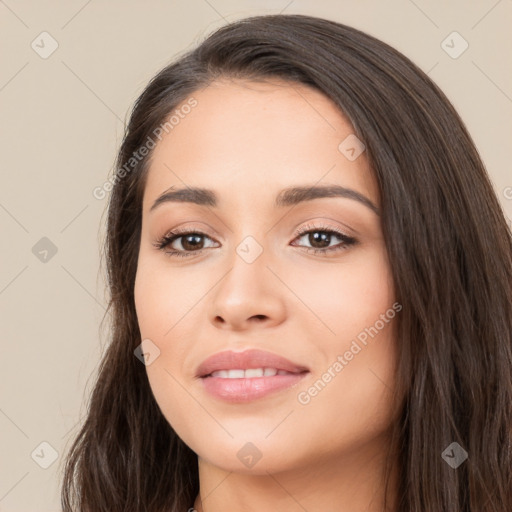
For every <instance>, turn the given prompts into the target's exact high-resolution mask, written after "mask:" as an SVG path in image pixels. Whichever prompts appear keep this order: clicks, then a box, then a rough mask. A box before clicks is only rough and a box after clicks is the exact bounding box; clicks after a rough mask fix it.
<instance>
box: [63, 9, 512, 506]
mask: <svg viewBox="0 0 512 512" xmlns="http://www.w3.org/2000/svg"><path fill="white" fill-rule="evenodd" d="M220 77H232V78H241V79H246V78H248V79H266V78H281V79H285V80H287V81H289V82H290V83H291V84H293V83H303V84H307V85H309V86H311V87H314V88H316V89H317V90H319V91H321V92H322V93H323V94H325V95H326V96H327V97H328V98H330V99H331V100H333V101H334V102H335V103H336V104H337V105H338V106H339V108H340V110H341V111H342V112H344V114H345V115H346V116H347V117H348V119H349V120H350V121H351V123H352V125H353V128H354V132H355V133H356V135H357V136H358V137H359V138H360V139H361V140H363V141H364V144H365V145H366V152H367V156H368V158H369V161H370V164H371V167H372V170H373V173H374V175H375V177H376V180H377V182H378V186H379V189H380V196H381V203H382V227H383V232H384V237H385V240H386V247H387V251H388V254H389V259H390V264H391V270H392V273H393V277H394V284H395V289H396V293H397V300H398V301H399V302H400V303H401V304H402V305H403V310H402V312H401V315H400V317H399V318H398V319H397V328H398V331H397V332H398V339H397V343H398V344H399V350H398V354H399V356H398V359H399V361H398V369H397V374H396V412H397V415H396V417H397V418H398V420H397V422H396V424H394V425H393V436H392V438H393V447H395V449H396V454H397V457H398V460H399V466H400V476H399V488H398V505H397V509H396V512H446V511H457V512H505V511H510V510H512V236H511V232H510V229H509V228H508V226H507V223H506V221H505V218H504V215H503V212H502V211H501V208H500V205H499V202H498V200H497V198H496V195H495V193H494V191H493V187H492V185H491V182H490V180H489V177H488V175H487V173H486V170H485V168H484V165H483V163H482V161H481V159H480V157H479V155H478V153H477V150H476V149H475V146H474V144H473V142H472V140H471V138H470V136H469V134H468V132H467V130H466V128H465V126H464V124H463V122H462V121H461V119H460V117H459V116H458V114H457V113H456V112H455V110H454V109H453V107H452V105H451V104H450V102H449V101H448V100H447V98H446V97H445V95H444V94H443V93H442V92H441V91H440V90H439V88H438V87H437V86H436V85H435V84H434V83H433V82H432V81H431V80H430V79H429V78H428V77H427V76H426V75H425V73H423V72H422V71H421V70H420V69H418V68H417V67H416V66H415V65H414V64H413V63H412V62H411V61H410V60H408V59H407V58H406V57H404V56H403V55H402V54H400V53H399V52H397V51H396V50H394V49H393V48H391V47H389V46H388V45H386V44H384V43H383V42H381V41H379V40H377V39H375V38H373V37H371V36H369V35H367V34H365V33H363V32H361V31H359V30H356V29H354V28H351V27H347V26H345V25H342V24H340V23H336V22H333V21H329V20H325V19H321V18H314V17H309V16H303V15H267V16H255V17H251V18H245V19H242V20H239V21H237V22H234V23H231V24H228V25H226V26H224V27H222V28H221V29H219V30H217V31H216V32H215V33H213V34H212V35H210V36H209V37H208V38H207V39H206V40H205V41H204V42H202V44H200V45H199V46H198V47H197V48H195V49H193V50H192V51H190V52H188V53H187V54H185V55H184V56H182V57H181V58H179V60H177V61H176V62H174V63H172V64H170V65H169V66H167V67H165V68H164V69H163V70H162V71H160V72H159V73H158V74H157V75H156V76H155V77H154V78H153V79H152V80H151V81H150V83H149V84H148V85H147V87H146V88H145V90H144V91H143V93H142V94H141V95H140V97H139V98H138V100H137V101H136V103H135V105H134V108H133V111H132V113H131V117H130V120H129V124H128V126H127V129H126V133H125V137H124V140H123V142H122V145H121V148H120V151H119V154H118V157H117V161H116V168H115V171H114V172H115V174H114V176H113V179H112V180H111V181H112V182H113V183H114V187H113V190H112V193H111V196H110V201H109V207H108V221H107V234H106V240H105V257H106V263H107V275H108V285H109V290H110V298H109V299H110V300H109V308H108V313H109V314H110V315H111V318H112V326H111V341H110V343H109V345H108V348H107V351H106V353H105V355H104V358H103V359H102V361H101V365H100V368H99V374H98V379H97V382H96V384H95V387H94V390H93V393H92V396H91V399H90V403H89V407H88V414H87V417H86V420H85V422H84V424H83V426H82V427H81V430H80V432H79V434H78V435H77V437H76V439H75V440H74V442H73V444H72V446H71V449H70V450H69V453H68V454H67V458H66V464H65V470H64V477H63V486H62V504H63V510H64V511H65V512H71V511H81V512H122V511H129V510H130V511H138V512H142V511H147V512H163V511H169V512H170V511H173V512H184V511H185V510H187V509H188V507H191V506H192V504H193V502H194V498H195V497H196V495H197V493H198V491H199V481H198V467H197V456H196V454H195V453H194V452H192V451H191V450H190V448H188V447H187V446H186V445H185V444H184V443H183V442H182V441H181V439H180V438H179V437H178V436H177V434H176V433H175V432H174V430H173V429H172V427H171V426H170V425H169V424H168V423H167V421H166V420H165V418H164V417H163V415H162V413H161V412H160V410H159V408H158V405H157V403H156V402H155V399H154V397H153V395H152V393H151V390H150V387H149V383H148V379H147V376H146V371H145V367H144V365H143V364H141V362H140V361H139V360H138V359H137V358H136V357H135V356H134V349H135V348H136V347H137V346H138V345H139V344H140V343H141V338H140V332H139V328H138V324H137V317H136V313H135V306H134V281H135V273H136V268H137V258H138V250H139V244H140V233H141V216H142V196H143V192H144V186H145V176H146V174H147V170H148V167H149V158H150V157H151V152H149V153H148V154H147V155H146V156H144V157H143V158H140V159H138V158H137V159H135V160H133V161H131V165H132V166H131V167H127V166H126V163H127V162H129V161H130V159H131V158H132V159H133V158H134V154H135V153H137V151H139V149H140V148H141V147H142V146H143V145H144V144H146V143H147V141H148V140H149V138H152V139H154V137H155V134H156V133H158V131H157V130H158V127H159V126H162V125H163V124H164V123H165V122H166V120H167V119H168V118H169V116H170V115H172V114H173V111H174V110H175V109H176V108H177V106H178V105H179V104H180V103H182V102H183V101H185V100H186V99H187V98H189V97H190V95H192V94H193V93H194V91H197V90H199V89H201V88H203V87H206V86H207V85H208V84H210V83H211V82H212V81H213V80H215V79H217V78H220ZM123 169H124V172H121V171H122V170H123ZM452 443H457V444H458V445H460V447H461V448H462V449H463V450H465V452H467V454H468V458H467V459H466V460H465V461H464V462H463V463H462V464H460V465H459V466H458V467H457V468H454V467H452V466H451V465H450V464H448V463H447V461H446V457H444V456H443V453H444V452H445V450H446V449H447V448H449V447H450V445H451V444H452ZM452 447H453V445H452ZM456 448H457V450H460V449H459V448H458V447H456ZM450 453H453V452H450ZM459 453H463V452H459ZM450 456H451V455H450Z"/></svg>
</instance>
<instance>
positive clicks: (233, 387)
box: [201, 372, 308, 403]
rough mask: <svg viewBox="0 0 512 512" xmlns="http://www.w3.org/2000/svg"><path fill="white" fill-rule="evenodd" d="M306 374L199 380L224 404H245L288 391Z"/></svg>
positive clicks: (205, 378)
mask: <svg viewBox="0 0 512 512" xmlns="http://www.w3.org/2000/svg"><path fill="white" fill-rule="evenodd" d="M307 373H308V372H304V373H296V374H290V375H274V376H272V377H253V378H250V379H222V378H221V377H204V378H202V379H201V380H202V381H203V385H204V388H205V390H206V391H207V392H208V393H210V394H211V395H213V396H214V397H216V398H220V399H221V400H224V401H226V402H232V403H245V402H252V401H253V400H257V399H258V398H263V397H265V396H267V395H270V394H273V393H276V392H277V391H283V390H285V389H288V388H290V387H292V386H294V385H295V384H297V383H298V382H299V381H300V380H302V379H303V378H304V377H305V376H306V374H307Z"/></svg>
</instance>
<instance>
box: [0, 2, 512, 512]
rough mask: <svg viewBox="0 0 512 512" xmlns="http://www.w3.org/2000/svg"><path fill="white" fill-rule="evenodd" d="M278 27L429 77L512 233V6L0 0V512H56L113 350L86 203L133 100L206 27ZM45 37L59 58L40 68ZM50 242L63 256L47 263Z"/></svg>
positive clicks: (96, 231) (99, 209) (100, 221)
mask: <svg viewBox="0 0 512 512" xmlns="http://www.w3.org/2000/svg"><path fill="white" fill-rule="evenodd" d="M277 12H285V13H303V14H312V15H316V16H321V17H326V18H330V19H333V20H336V21H340V22H343V23H346V24H349V25H353V26H355V27H357V28H360V29H362V30H364V31H366V32H368V33H370V34H372V35H374V36H377V37H378V38H380V39H382V40H384V41H386V42H387V43H389V44H391V45H392V46H394V47H396V48H397V49H398V50H400V51H402V52H403V53H404V54H405V55H407V56H408V57H410V58H411V59H412V60H413V61H414V62H415V63H417V64H418V65H419V66H420V67H421V68H422V69H423V70H425V71H426V72H428V74H429V75H430V76H431V77H432V78H433V79H434V81H435V82H437V84H438V85H439V86H440V87H441V88H442V89H443V90H444V91H445V93H446V94H447V95H448V97H449V98H450V99H451V100H452V102H453V103H454V105H455V107H456V108H457V109H458V111H459V112H460V114H461V116H462V118H463V119H464V121H465V122H466V124H467V126H468V128H469V131H470V132H471V134H472V135H473V137H474V140H475V142H476V145H477V147H478V148H479V151H480V153H481V155H482V157H483V159H484V161H485V163H486V165H487V167H488V169H489V172H490V175H491V178H492V180H493V183H494V185H495V189H496V193H497V195H498V196H499V198H500V201H501V203H502V205H503V208H504V210H505V212H506V214H507V216H508V218H509V219H511V218H512V188H510V187H512V173H511V171H510V161H511V160H512V149H511V146H512V144H511V142H512V138H511V132H512V130H511V127H512V116H511V113H512V67H511V65H510V55H511V54H512V36H511V32H510V29H509V27H510V26H512V1H511V0H499V1H497V0H481V1H449V2H447V1H445V0H436V1H426V0H414V1H412V0H393V1H389V0H388V1H378V0H372V1H370V0H366V1H348V0H347V1H334V0H324V1H318V0H307V1H306V0H303V1H301V0H294V1H290V0H273V1H270V0H254V1H247V0H246V1H235V0H190V1H185V0H181V1H162V0H160V1H156V0H152V1H145V2H143V1H133V0H131V1H127V0H122V1H121V0H115V1H114V0H109V1H108V2H107V1H106V0H105V1H101V0H90V1H87V0H73V1H67V2H57V1H52V2H50V1H32V2H30V1H28V0H24V1H21V0H20V1H16V0H0V38H1V46H2V48H3V49H4V50H3V51H2V66H1V69H0V105H1V117H0V119H1V127H2V132H1V137H0V144H1V148H0V149H1V153H0V154H1V160H2V165H1V173H2V174H1V177H2V183H1V188H0V226H1V235H2V250H1V252H0V254H1V265H0V313H1V318H2V321H1V324H0V329H1V343H2V357H1V358H0V429H1V430H0V431H1V436H0V465H1V466H0V511H2V512H15V511H16V512H18V511H20V512H21V511H23V512H27V511H41V512H46V511H48V512H50V511H51V512H56V511H59V510H60V504H59V479H60V470H61V466H60V463H61V462H62V455H63V453H64V451H65V450H66V449H67V447H68V446H69V442H70V440H71V439H72V436H73V435H74V434H75V433H76V432H77V425H78V423H79V420H80V418H81V417H83V414H84V412H85V398H86V397H87V396H88V393H89V391H90V389H91V386H92V384H93V382H94V372H95V370H96V368H97V364H98V361H99V357H100V354H101V350H102V347H103V346H104V343H105V340H106V336H105V332H104V331H105V330H104V329H103V331H102V330H101V329H100V325H99V324H100V320H101V318H102V315H103V313H104V308H105V292H104V280H103V270H102V269H101V268H100V260H99V241H100V240H101V238H102V236H103V229H104V228H103V225H104V222H105V216H104V208H105V206H106V199H103V200H97V199H95V198H94V197H93V195H92V191H93V189H94V188H95V187H97V186H101V185H102V184H103V183H104V182H105V180H106V178H107V176H108V173H109V170H110V169H111V167H112V164H113V161H114V157H115V153H116V150H117V148H118V146H119V144H120V141H121V138H122V134H123V127H124V122H125V120H126V116H127V113H128V111H129V109H130V107H131V106H132V103H133V101H134V100H135V99H136V97H137V96H138V94H140V92H141V91H142V89H143V88H144V86H145V85H146V83H147V81H148V80H149V79H150V78H151V77H152V76H153V75H154V74H155V73H156V72H157V71H158V70H159V69H160V68H161V67H163V66H164V65H165V64H167V63H168V62H169V61H170V60H171V59H173V58H174V57H176V56H177V55H179V54H181V53H183V52H184V51H185V50H187V49H189V48H191V47H192V46H194V45H195V44H196V43H197V42H199V41H200V40H201V39H202V38H204V37H205V36H206V35H207V34H208V33H209V32H211V31H212V30H214V29H215V28H218V27H220V26H221V25H223V24H225V23H227V22H229V21H232V20H235V19H238V18H242V17H246V16H249V15H256V14H263V13H277ZM43 31H46V32H48V33H49V34H50V35H51V37H52V38H53V39H55V40H56V42H57V44H58V48H57V49H56V51H55V52H54V53H52V54H51V55H49V56H48V57H47V58H42V57H41V56H40V54H41V53H42V52H43V53H44V51H49V50H50V49H51V39H50V38H49V36H40V34H41V32H43ZM453 31H457V32H458V33H459V34H460V35H461V36H462V37H463V38H464V39H465V40H466V41H467V42H468V44H469V47H468V49H467V50H466V51H465V52H464V53H462V55H460V56H459V57H458V58H456V59H454V58H452V57H450V56H449V55H448V54H447V53H446V52H445V51H444V49H443V47H442V46H441V43H442V41H443V40H445V38H446V37H447V36H448V35H449V34H451V33H452V32H453ZM43 38H44V39H43ZM33 41H34V43H33V45H34V46H35V48H37V50H38V51H37V52H36V51H35V49H33V48H32V47H31V44H32V42H33ZM448 41H451V40H450V39H448ZM449 44H450V45H451V46H454V48H455V49H460V48H461V46H458V45H460V44H462V41H461V40H457V39H456V40H454V43H451V42H450V43H449ZM451 51H452V52H453V51H454V50H451ZM38 52H39V53H38ZM43 237H47V238H48V239H49V240H51V242H52V244H54V246H55V247H56V248H57V252H56V254H54V255H52V253H51V252H49V253H48V254H47V256H46V261H41V259H40V258H44V252H38V251H43V250H44V247H45V246H44V244H48V242H47V241H43V242H39V241H40V239H41V238H43ZM38 242H39V244H40V245H36V244H38ZM41 244H42V245H41ZM34 246H36V249H34V250H33V247H34ZM34 252H35V254H34ZM42 442H46V443H49V445H51V447H53V450H55V451H56V452H58V457H57V459H56V460H55V462H54V463H53V464H51V465H50V466H49V467H48V468H47V469H44V468H43V467H41V465H43V466H44V465H48V464H49V463H50V462H52V454H53V451H52V448H51V447H49V446H48V445H42V446H41V443H42Z"/></svg>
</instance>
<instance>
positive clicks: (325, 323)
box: [286, 251, 394, 345]
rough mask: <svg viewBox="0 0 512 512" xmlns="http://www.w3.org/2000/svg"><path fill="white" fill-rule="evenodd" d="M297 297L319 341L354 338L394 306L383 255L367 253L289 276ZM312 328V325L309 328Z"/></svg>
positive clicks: (389, 276) (375, 252) (381, 252)
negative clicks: (306, 311) (321, 339)
mask: <svg viewBox="0 0 512 512" xmlns="http://www.w3.org/2000/svg"><path fill="white" fill-rule="evenodd" d="M286 279H287V282H289V283H293V290H294V292H295V293H296V295H297V297H298V298H300V299H301V300H302V301H303V303H304V304H303V305H301V308H302V309H304V305H306V306H307V308H308V309H309V310H310V312H311V313H312V314H308V315H306V316H307V318H308V319H309V321H310V323H311V322H313V323H315V324H316V323H318V327H319V329H320V332H321V333H322V334H323V339H327V340H329V339H331V340H332V341H333V343H334V344H335V345H336V344H339V342H340V340H344V339H347V337H353V336H356V335H357V334H358V333H359V332H361V331H363V330H364V329H365V328H367V327H370V326H372V325H373V324H374V323H375V322H376V321H377V320H378V319H379V317H380V315H381V314H384V313H385V312H386V311H387V310H388V309H389V308H390V307H391V306H392V304H393V302H394V290H393V288H394V287H393V279H392V275H391V272H390V269H389V264H388V260H387V257H386V255H385V253H384V251H368V252H366V253H359V254H358V255H357V256H355V255H354V258H353V259H350V260H349V259H348V258H347V260H346V261H343V262H340V263H337V264H333V265H326V264H323V265H317V266H316V267H315V268H314V271H311V272H299V273H293V272H292V273H290V274H289V275H288V276H287V277H286ZM311 325H312V324H311Z"/></svg>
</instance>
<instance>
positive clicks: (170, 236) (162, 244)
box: [153, 225, 357, 257]
mask: <svg viewBox="0 0 512 512" xmlns="http://www.w3.org/2000/svg"><path fill="white" fill-rule="evenodd" d="M314 232H319V233H328V234H330V235H335V236H336V237H338V238H340V239H341V240H342V242H341V243H340V244H338V245H337V246H334V247H326V248H324V249H316V248H315V247H303V246H301V247H302V249H305V250H306V252H313V253H314V254H326V253H331V252H338V251H343V250H345V249H347V248H348V247H349V246H351V245H355V244H356V243H357V240H356V239H355V238H353V237H351V236H348V235H345V234H344V233H342V232H341V231H338V230H337V229H333V228H328V227H326V226H311V225H307V226H304V227H303V228H301V229H299V230H297V231H296V232H295V234H294V240H296V239H297V238H301V237H302V236H304V235H307V234H309V233H314ZM186 235H199V236H205V237H208V238H210V237H209V236H208V235H207V234H206V233H202V232H201V231H194V230H186V229H185V230H180V229H176V230H174V231H169V232H168V233H167V234H165V235H164V236H163V237H161V238H159V239H158V240H157V241H156V242H155V243H154V244H153V245H154V246H155V247H156V248H157V249H159V250H161V251H164V253H165V254H166V255H167V256H169V257H174V256H178V257H188V256H193V255H198V254H201V253H202V252H203V251H204V250H206V249H211V247H208V248H206V249H200V250H198V251H177V250H168V251H166V250H165V248H166V247H167V246H168V245H170V244H171V243H172V242H174V241H175V240H178V239H179V238H182V237H184V236H186Z"/></svg>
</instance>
